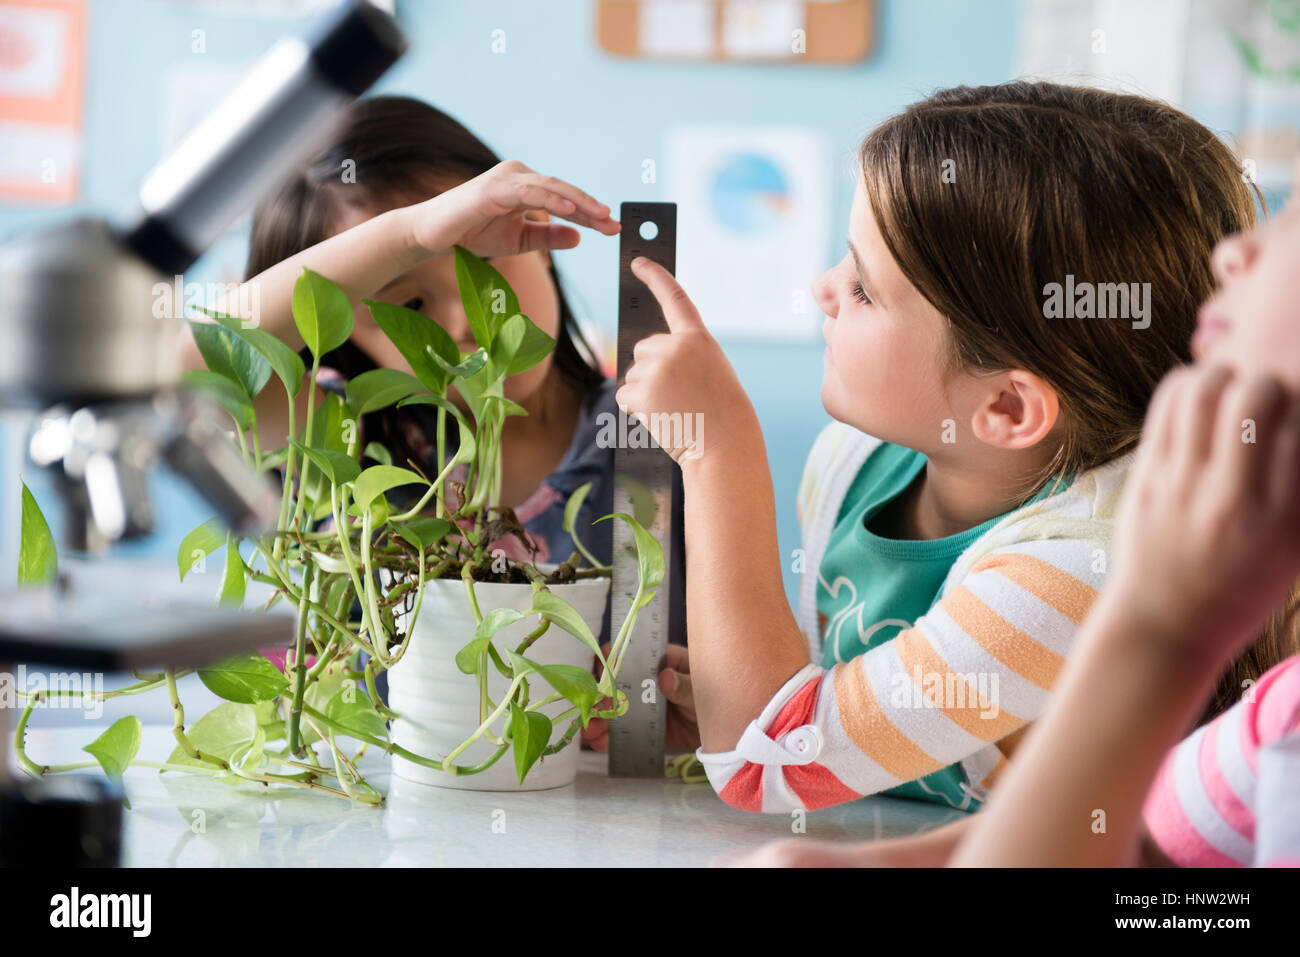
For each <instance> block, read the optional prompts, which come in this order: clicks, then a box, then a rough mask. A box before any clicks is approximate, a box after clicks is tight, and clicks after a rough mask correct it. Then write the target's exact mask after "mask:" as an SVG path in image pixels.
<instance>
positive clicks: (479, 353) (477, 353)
mask: <svg viewBox="0 0 1300 957" xmlns="http://www.w3.org/2000/svg"><path fill="white" fill-rule="evenodd" d="M429 355H430V356H431V357H432V358H433V361H434V362H436V363H437V364H438V365H439V366H441V367H442V370H443V371H444V372H446V373H447V374H448V375H449V376H455V377H456V378H458V379H468V378H471V377H472V376H475V375H477V374H478V373H479V371H480V370H481V369H482V368H483V367H484V366H485V365H487V361H488V354H487V351H486V350H485V349H482V348H479V349H475V350H474V351H473V352H471V353H470V354H469V355H467V356H465V358H463V359H461V360H460V362H458V363H456V364H454V365H453V364H451V363H449V362H448V361H447V360H446V359H444V358H443V357H442V356H440V355H438V354H437V353H436V352H432V351H430V353H429Z"/></svg>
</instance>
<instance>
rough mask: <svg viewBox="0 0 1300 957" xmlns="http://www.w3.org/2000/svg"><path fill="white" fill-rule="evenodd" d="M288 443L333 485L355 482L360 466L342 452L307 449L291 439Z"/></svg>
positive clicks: (359, 472)
mask: <svg viewBox="0 0 1300 957" xmlns="http://www.w3.org/2000/svg"><path fill="white" fill-rule="evenodd" d="M289 442H290V444H291V445H293V447H294V448H296V449H298V450H299V451H300V452H302V454H303V455H305V456H307V457H308V458H309V459H311V460H312V464H314V465H315V466H316V467H317V468H318V469H320V470H321V472H323V473H324V474H325V475H326V477H328V478H329V480H330V481H331V482H332V483H333V484H335V485H346V484H347V483H348V482H355V481H356V479H357V476H358V475H360V474H361V466H360V465H358V464H357V461H356V459H354V458H352V456H350V455H347V454H346V453H344V452H335V451H334V450H333V449H309V448H307V446H305V445H303V444H302V443H301V442H295V441H294V440H293V439H290V440H289Z"/></svg>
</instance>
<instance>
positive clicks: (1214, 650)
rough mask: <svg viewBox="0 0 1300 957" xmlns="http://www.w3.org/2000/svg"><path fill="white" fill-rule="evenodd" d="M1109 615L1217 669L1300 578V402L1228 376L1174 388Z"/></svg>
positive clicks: (1145, 465) (1153, 441) (1133, 477)
mask: <svg viewBox="0 0 1300 957" xmlns="http://www.w3.org/2000/svg"><path fill="white" fill-rule="evenodd" d="M1127 486H1128V487H1127V488H1126V489H1125V491H1124V498H1123V501H1122V504H1121V506H1120V510H1119V515H1118V518H1117V526H1116V531H1115V546H1114V547H1115V559H1114V562H1113V564H1112V569H1111V574H1110V582H1109V584H1108V585H1107V587H1106V588H1105V589H1104V590H1103V594H1102V598H1101V599H1100V604H1102V605H1104V606H1105V607H1106V608H1108V609H1109V610H1110V611H1112V612H1114V613H1116V614H1119V615H1123V616H1126V617H1127V618H1128V619H1129V620H1131V621H1134V622H1135V624H1136V625H1137V627H1138V629H1139V633H1141V634H1144V635H1148V636H1149V637H1150V638H1151V639H1153V640H1156V641H1162V642H1167V643H1168V644H1170V645H1171V646H1172V647H1171V650H1172V651H1173V652H1174V653H1175V654H1176V655H1177V656H1178V659H1179V660H1186V659H1187V658H1189V657H1190V659H1191V661H1192V662H1193V663H1196V664H1198V665H1201V666H1203V667H1205V668H1217V667H1219V666H1221V665H1222V663H1223V662H1224V661H1226V660H1228V659H1230V658H1232V657H1233V656H1234V655H1235V654H1237V653H1239V652H1240V650H1241V649H1242V648H1243V647H1245V646H1246V645H1247V644H1249V642H1250V641H1251V640H1252V639H1253V637H1254V636H1255V635H1256V634H1257V633H1258V631H1259V629H1260V628H1261V627H1262V626H1263V624H1264V623H1265V621H1266V620H1267V619H1268V617H1269V615H1270V614H1271V613H1272V612H1273V611H1274V610H1275V609H1276V608H1278V606H1279V605H1281V604H1282V603H1283V601H1284V600H1285V599H1286V597H1287V594H1288V592H1289V591H1290V589H1291V586H1292V585H1293V583H1294V582H1295V581H1296V579H1297V576H1298V575H1300V402H1298V401H1297V400H1296V399H1294V398H1292V397H1290V396H1289V395H1287V393H1286V392H1285V391H1284V390H1283V388H1282V386H1281V385H1279V384H1278V382H1277V381H1276V380H1274V379H1272V378H1271V377H1268V376H1258V375H1257V376H1254V377H1251V378H1249V379H1244V380H1243V379H1241V378H1235V377H1234V375H1233V373H1232V372H1231V371H1230V370H1229V369H1227V368H1226V367H1223V366H1209V367H1204V368H1202V367H1188V368H1184V369H1180V370H1177V371H1175V372H1173V373H1171V374H1170V375H1169V376H1168V377H1166V379H1165V381H1164V382H1163V383H1161V385H1160V387H1159V388H1158V389H1157V390H1156V394H1155V396H1154V398H1153V399H1152V403H1151V409H1150V412H1149V413H1148V415H1147V421H1146V426H1145V429H1144V432H1143V437H1142V443H1141V446H1140V447H1139V451H1138V455H1137V460H1136V462H1135V463H1134V466H1133V470H1132V472H1131V473H1130V475H1129V478H1128V481H1127Z"/></svg>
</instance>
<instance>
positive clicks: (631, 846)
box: [27, 723, 963, 867]
mask: <svg viewBox="0 0 1300 957" xmlns="http://www.w3.org/2000/svg"><path fill="white" fill-rule="evenodd" d="M87 732H88V728H87V726H86V725H85V724H84V723H79V724H78V726H74V727H52V728H50V727H47V728H32V729H31V730H29V731H28V735H27V746H28V753H29V754H30V755H31V757H32V758H33V759H34V760H36V761H38V762H41V763H46V764H53V763H65V762H74V761H81V760H86V758H87V755H86V754H85V752H83V751H81V750H80V748H81V747H82V746H83V745H85V744H86V743H87V741H88V740H90V737H93V735H91V736H90V737H88V735H87ZM174 746H175V740H174V739H173V738H172V736H171V729H170V727H168V726H165V725H157V724H149V725H146V726H145V728H144V737H143V741H142V743H141V747H140V753H139V757H140V758H141V759H143V760H153V761H162V760H165V759H166V757H167V755H168V754H169V753H170V752H171V750H172V748H173V747H174ZM605 761H606V758H605V755H603V754H598V753H595V752H590V751H585V752H583V753H582V754H581V755H580V762H579V770H578V777H577V780H576V781H575V783H574V784H572V785H570V786H568V787H563V788H556V789H554V790H551V791H532V792H523V793H505V792H485V791H460V790H455V789H451V788H440V787H431V786H428V785H422V784H414V783H412V782H409V781H405V780H403V779H401V778H397V777H394V776H392V775H390V774H389V770H388V768H389V763H388V759H387V758H386V756H384V755H383V754H381V753H378V752H376V751H373V750H371V751H368V752H367V753H366V755H365V756H364V757H363V758H362V760H361V765H360V770H361V772H362V774H364V775H365V777H366V779H367V780H368V781H369V782H370V783H371V784H372V785H374V786H375V787H376V788H377V789H378V790H379V791H380V793H382V794H384V795H385V796H386V800H385V802H384V804H383V805H382V806H379V807H362V806H359V805H354V804H352V803H351V802H348V801H344V800H342V799H339V798H334V797H331V796H330V795H327V794H320V793H317V792H311V791H307V790H303V789H288V788H285V789H281V790H277V791H268V789H267V788H265V787H263V786H259V785H257V784H255V783H250V782H243V783H241V784H239V785H230V784H226V783H223V782H221V781H218V780H214V779H212V778H204V777H201V776H198V775H185V774H181V773H174V772H169V773H167V774H159V773H158V772H157V771H156V770H152V769H148V768H131V769H130V770H128V772H127V774H126V777H125V779H124V780H125V785H126V790H127V794H128V797H129V799H130V802H131V809H130V810H129V811H125V812H124V815H123V817H124V829H125V835H124V850H123V863H124V864H126V865H128V866H153V867H173V866H175V867H220V866H236V867H246V866H272V867H274V866H291V867H407V866H419V867H424V866H442V865H452V866H479V865H486V866H498V865H507V866H527V867H540V866H561V867H568V866H571V867H602V866H603V867H609V866H616V867H662V866H668V867H707V866H711V865H721V864H726V863H727V862H728V861H729V860H730V859H733V858H734V857H736V856H739V855H741V854H743V853H745V852H746V851H748V850H750V849H753V848H755V847H757V846H759V845H761V844H763V843H764V842H766V841H768V840H772V839H776V838H782V837H790V836H791V835H792V818H791V816H789V815H779V814H773V815H761V814H752V813H749V812H745V811H738V810H736V809H734V808H731V807H729V806H727V805H726V804H724V803H723V802H722V801H721V800H720V799H719V798H718V796H717V795H716V794H715V793H714V792H713V789H712V787H710V785H709V784H707V783H700V784H682V783H681V782H680V781H678V780H676V779H670V778H666V779H664V780H662V781H657V780H641V779H627V778H610V777H608V776H607V775H606V773H605ZM77 773H86V774H94V773H98V772H95V771H86V772H77ZM196 808H199V809H202V812H203V813H202V815H201V817H202V823H203V824H204V828H203V833H195V831H196V830H197V829H198V828H197V824H195V826H194V827H193V828H192V822H197V821H198V817H196V816H195V815H193V810H194V809H196ZM961 816H963V813H962V812H960V811H955V810H949V809H946V808H943V807H940V806H939V805H935V804H927V803H923V802H919V801H907V800H902V799H897V798H887V797H872V798H864V799H862V800H859V801H855V802H852V803H850V804H843V805H839V806H837V807H832V808H827V809H825V810H823V811H817V812H813V813H810V814H808V815H807V822H806V828H807V830H806V836H808V837H810V838H821V839H832V840H834V839H839V840H854V841H861V840H868V839H871V838H881V837H895V836H901V835H907V834H914V833H919V832H920V831H924V830H928V829H930V828H933V827H936V826H938V825H939V824H942V823H945V822H947V821H950V820H953V819H955V818H957V817H961ZM494 822H495V823H496V828H495V830H494ZM502 822H504V833H501V830H502V828H501V823H502Z"/></svg>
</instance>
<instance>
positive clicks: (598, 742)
mask: <svg viewBox="0 0 1300 957" xmlns="http://www.w3.org/2000/svg"><path fill="white" fill-rule="evenodd" d="M601 652H602V653H603V654H606V655H608V654H609V645H608V644H605V645H603V646H602V647H601ZM665 664H666V667H665V668H664V669H663V670H662V671H660V672H659V691H660V693H662V694H663V696H664V697H665V698H667V699H668V715H667V723H666V724H665V727H664V747H665V748H666V749H667V750H669V751H688V750H689V751H694V750H695V749H696V748H698V747H699V746H700V729H699V725H698V724H696V720H695V697H694V694H693V692H692V690H691V663H690V660H689V658H688V657H687V651H686V648H684V647H683V646H681V645H669V646H668V657H667V661H666V663H665ZM596 677H597V679H599V678H600V675H599V674H598V675H597V676H596ZM613 706H614V702H613V701H611V700H610V699H609V698H606V699H605V700H604V701H602V702H600V704H598V705H597V707H598V708H600V709H601V710H605V709H608V708H612V707H613ZM582 740H583V743H584V744H586V745H589V746H590V747H591V749H592V750H593V751H608V750H609V719H608V718H592V719H591V720H590V721H589V722H587V727H586V728H585V729H583V732H582Z"/></svg>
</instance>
